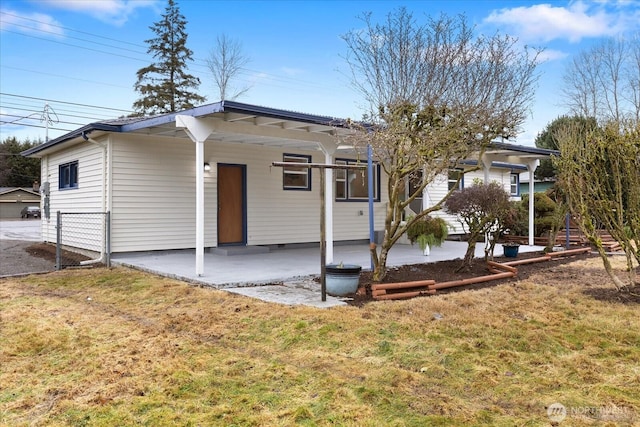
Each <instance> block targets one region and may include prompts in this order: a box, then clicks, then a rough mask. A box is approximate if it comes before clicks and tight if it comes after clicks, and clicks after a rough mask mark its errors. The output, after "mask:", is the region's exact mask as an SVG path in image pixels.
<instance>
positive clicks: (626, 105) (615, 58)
mask: <svg viewBox="0 0 640 427" xmlns="http://www.w3.org/2000/svg"><path fill="white" fill-rule="evenodd" d="M639 43H640V35H639V34H636V35H635V36H632V37H627V38H624V37H622V36H621V37H619V38H609V39H606V40H604V41H602V42H601V43H599V44H597V45H595V46H594V47H592V48H591V49H589V50H586V51H582V52H580V53H579V54H577V55H576V57H575V58H574V59H573V61H571V63H570V65H569V66H568V67H567V69H566V71H565V73H564V77H563V80H564V88H563V93H564V97H565V103H566V105H567V106H568V107H569V108H570V110H571V111H572V113H574V114H577V115H579V116H583V117H595V118H597V119H598V120H601V121H603V120H604V121H606V120H614V121H617V122H619V121H621V120H622V119H624V118H632V119H634V120H636V121H637V120H640V46H639Z"/></svg>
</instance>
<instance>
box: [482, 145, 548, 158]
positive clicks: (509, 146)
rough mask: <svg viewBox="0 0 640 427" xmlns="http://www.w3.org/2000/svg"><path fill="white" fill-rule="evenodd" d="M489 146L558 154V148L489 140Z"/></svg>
mask: <svg viewBox="0 0 640 427" xmlns="http://www.w3.org/2000/svg"><path fill="white" fill-rule="evenodd" d="M491 148H496V149H499V150H511V151H517V152H519V153H527V154H541V155H544V156H559V155H560V151H558V150H549V149H547V148H538V147H529V146H526V145H516V144H509V143H506V142H491V143H490V144H489V149H491Z"/></svg>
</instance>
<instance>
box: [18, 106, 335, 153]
mask: <svg viewBox="0 0 640 427" xmlns="http://www.w3.org/2000/svg"><path fill="white" fill-rule="evenodd" d="M216 113H244V114H249V115H256V116H264V117H271V118H275V119H281V120H294V121H299V122H304V123H310V124H317V125H325V126H346V123H347V121H346V120H344V119H339V118H335V117H329V116H319V115H315V114H306V113H298V112H294V111H288V110H280V109H276V108H269V107H261V106H257V105H251V104H243V103H240V102H234V101H220V102H216V103H214V104H207V105H201V106H199V107H195V108H191V109H189V110H183V111H179V112H175V113H168V114H163V115H160V116H153V117H140V118H130V120H132V121H131V122H127V120H122V119H115V120H105V121H102V122H95V123H90V124H88V125H85V126H83V127H81V128H80V129H77V130H75V131H72V132H69V133H67V134H65V135H62V136H60V137H58V138H56V139H52V140H51V141H49V142H46V143H44V144H41V145H38V146H37V147H33V148H30V149H28V150H26V151H24V152H22V153H21V154H22V155H23V156H30V155H33V154H36V153H38V152H40V151H43V150H46V149H47V148H50V147H53V146H55V145H58V144H61V143H63V142H66V141H69V140H72V139H75V138H78V137H81V136H82V135H83V134H85V135H86V134H89V133H91V132H92V131H94V130H100V131H105V132H134V131H136V130H140V129H145V128H149V127H153V126H161V125H166V124H169V123H173V122H175V120H176V116H177V115H186V116H192V117H201V116H206V115H209V114H216Z"/></svg>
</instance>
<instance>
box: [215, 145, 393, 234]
mask: <svg viewBox="0 0 640 427" xmlns="http://www.w3.org/2000/svg"><path fill="white" fill-rule="evenodd" d="M285 152H286V153H287V154H301V155H311V156H312V159H311V161H312V162H314V163H324V161H325V157H324V154H322V153H321V152H319V151H296V150H283V149H282V148H267V147H256V146H244V145H239V144H223V143H209V144H207V145H206V147H205V159H207V160H208V161H209V162H210V163H211V164H212V170H215V164H214V162H218V163H240V164H245V165H246V166H247V225H248V227H247V244H249V245H268V244H281V243H304V242H317V241H319V240H320V175H319V174H320V173H321V171H320V170H318V169H314V170H312V172H311V179H312V182H311V191H293V190H283V188H282V168H280V167H272V166H271V163H272V162H282V160H283V154H284V153H285ZM341 157H343V156H341ZM214 182H215V179H214ZM214 187H215V183H214ZM382 197H383V200H385V195H384V194H383V196H382ZM360 211H362V213H363V215H359V212H360ZM333 215H334V219H333V224H334V240H335V241H339V240H353V239H368V238H369V216H368V204H367V202H334V203H333ZM374 216H375V219H376V226H377V227H376V229H378V228H381V227H382V225H383V222H384V205H383V204H382V203H379V202H376V203H375V204H374Z"/></svg>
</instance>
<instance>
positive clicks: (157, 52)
mask: <svg viewBox="0 0 640 427" xmlns="http://www.w3.org/2000/svg"><path fill="white" fill-rule="evenodd" d="M186 24H187V21H186V19H185V18H184V16H183V15H182V14H181V13H180V9H179V8H178V5H177V4H176V2H175V1H174V0H169V2H168V4H167V7H166V9H165V13H164V14H163V15H162V19H160V21H158V22H156V23H155V24H153V26H151V27H149V28H151V30H152V31H153V32H154V33H155V34H156V37H155V38H152V39H149V40H145V43H147V44H148V45H149V49H148V50H147V53H150V54H152V55H153V58H154V60H155V62H153V63H152V64H151V65H149V66H147V67H144V68H141V69H139V70H138V72H137V76H138V81H137V82H136V84H135V89H136V91H138V92H139V93H140V95H141V96H140V99H138V100H137V101H135V102H134V103H133V109H134V110H135V111H136V113H137V114H139V115H149V114H162V113H173V112H175V111H180V110H184V109H188V108H193V107H194V106H196V105H198V104H200V103H202V102H204V101H205V97H203V96H201V95H198V94H197V93H196V92H195V90H197V88H198V86H199V85H200V79H198V78H197V77H195V76H193V75H191V74H188V73H187V61H192V60H193V58H192V56H193V51H191V49H189V48H187V33H186V30H185V26H186Z"/></svg>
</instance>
